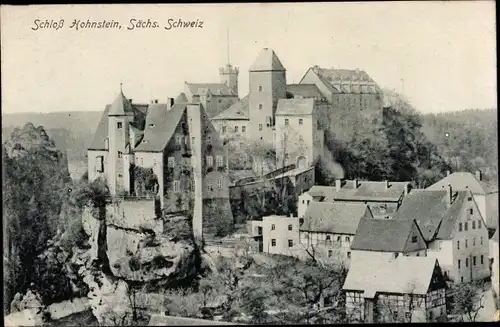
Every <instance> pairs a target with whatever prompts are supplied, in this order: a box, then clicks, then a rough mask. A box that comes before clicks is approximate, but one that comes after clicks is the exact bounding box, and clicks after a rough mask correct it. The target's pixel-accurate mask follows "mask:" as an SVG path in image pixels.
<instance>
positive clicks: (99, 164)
mask: <svg viewBox="0 0 500 327" xmlns="http://www.w3.org/2000/svg"><path fill="white" fill-rule="evenodd" d="M95 159H96V165H95V170H96V171H97V172H98V173H102V172H104V156H97V157H96V158H95Z"/></svg>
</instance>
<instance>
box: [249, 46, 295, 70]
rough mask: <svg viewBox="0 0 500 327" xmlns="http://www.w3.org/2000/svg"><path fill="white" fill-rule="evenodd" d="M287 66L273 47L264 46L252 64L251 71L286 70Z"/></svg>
mask: <svg viewBox="0 0 500 327" xmlns="http://www.w3.org/2000/svg"><path fill="white" fill-rule="evenodd" d="M285 70H286V69H285V67H283V64H282V63H281V61H280V60H279V58H278V56H277V55H276V53H275V52H274V50H273V49H269V48H264V49H262V51H261V52H260V53H259V55H258V56H257V59H255V61H254V63H253V64H252V66H250V69H249V71H250V72H262V71H285Z"/></svg>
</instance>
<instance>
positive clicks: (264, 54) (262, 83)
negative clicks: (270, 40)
mask: <svg viewBox="0 0 500 327" xmlns="http://www.w3.org/2000/svg"><path fill="white" fill-rule="evenodd" d="M249 76H250V84H249V99H248V105H249V116H250V124H249V132H250V133H249V134H250V137H251V138H252V139H254V140H257V141H267V142H270V143H273V126H274V114H275V112H276V107H277V105H278V100H279V99H285V98H286V69H285V67H283V64H282V63H281V61H280V60H279V58H278V56H277V55H276V53H274V51H273V50H272V49H268V48H264V49H263V50H262V51H261V52H260V54H259V55H258V56H257V59H256V60H255V62H254V63H253V65H252V66H251V67H250V69H249Z"/></svg>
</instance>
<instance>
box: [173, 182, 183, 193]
mask: <svg viewBox="0 0 500 327" xmlns="http://www.w3.org/2000/svg"><path fill="white" fill-rule="evenodd" d="M173 186H174V192H179V191H180V188H181V187H180V186H181V183H180V182H179V181H174V185H173Z"/></svg>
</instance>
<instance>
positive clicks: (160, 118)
mask: <svg viewBox="0 0 500 327" xmlns="http://www.w3.org/2000/svg"><path fill="white" fill-rule="evenodd" d="M186 107H187V106H186V104H185V103H181V104H174V105H173V106H172V108H171V109H170V110H167V109H166V105H165V104H151V105H150V107H149V109H148V115H147V116H146V127H145V130H144V137H143V139H142V141H141V143H140V144H139V145H138V146H137V147H136V148H135V149H134V151H135V152H161V151H163V149H164V148H165V146H166V145H167V144H168V142H169V141H170V139H171V138H172V135H173V134H174V132H175V129H176V128H177V125H178V124H179V122H180V121H181V118H182V117H183V115H184V113H185V112H186Z"/></svg>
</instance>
